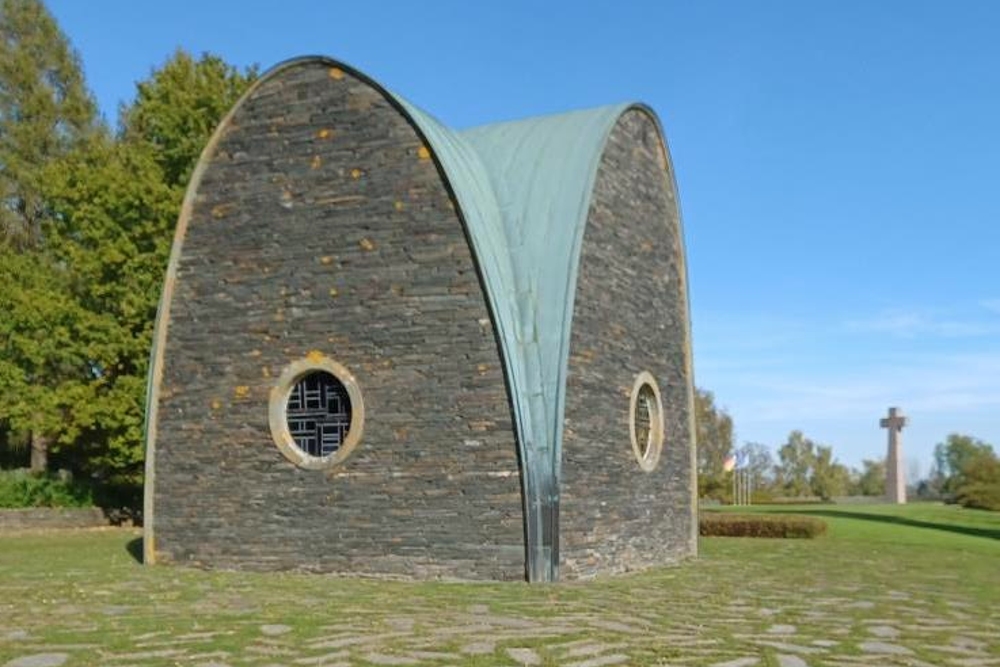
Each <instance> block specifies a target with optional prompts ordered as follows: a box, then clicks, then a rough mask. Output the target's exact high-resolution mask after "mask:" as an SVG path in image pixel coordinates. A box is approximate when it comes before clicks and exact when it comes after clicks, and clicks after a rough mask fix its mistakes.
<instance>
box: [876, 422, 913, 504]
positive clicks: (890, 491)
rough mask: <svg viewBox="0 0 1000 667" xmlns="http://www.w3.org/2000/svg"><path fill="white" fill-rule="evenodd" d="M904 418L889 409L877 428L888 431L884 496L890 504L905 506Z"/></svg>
mask: <svg viewBox="0 0 1000 667" xmlns="http://www.w3.org/2000/svg"><path fill="white" fill-rule="evenodd" d="M908 421H909V420H907V418H906V417H904V416H903V413H902V412H900V410H899V408H889V416H888V417H884V418H883V419H882V420H880V421H879V426H881V427H882V428H885V429H889V451H888V453H887V454H886V457H885V495H886V499H887V500H888V501H889V502H890V503H896V504H897V505H904V504H906V475H904V474H903V456H902V452H901V448H902V444H901V441H902V437H901V436H900V432H901V431H902V430H903V427H904V426H906V424H907V422H908Z"/></svg>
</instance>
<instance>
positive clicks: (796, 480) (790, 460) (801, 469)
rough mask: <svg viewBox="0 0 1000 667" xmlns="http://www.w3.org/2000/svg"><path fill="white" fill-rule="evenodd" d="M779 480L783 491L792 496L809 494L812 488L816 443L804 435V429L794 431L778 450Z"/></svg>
mask: <svg viewBox="0 0 1000 667" xmlns="http://www.w3.org/2000/svg"><path fill="white" fill-rule="evenodd" d="M778 460H779V462H780V463H779V465H778V468H777V471H776V472H777V477H778V481H779V483H780V484H781V486H782V491H783V492H784V493H785V494H786V495H788V496H791V497H800V496H806V495H809V494H810V492H811V490H812V488H811V484H810V473H811V472H812V468H813V464H814V462H815V460H816V445H815V444H814V443H813V441H812V440H810V439H808V438H806V437H805V436H804V435H802V431H792V432H791V433H789V434H788V441H787V442H786V443H785V444H784V445H782V446H781V448H780V449H779V450H778Z"/></svg>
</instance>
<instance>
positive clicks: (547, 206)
mask: <svg viewBox="0 0 1000 667" xmlns="http://www.w3.org/2000/svg"><path fill="white" fill-rule="evenodd" d="M396 100H397V101H398V102H399V103H400V104H401V105H402V106H403V107H404V108H405V109H406V110H407V111H408V112H409V114H410V116H411V118H412V119H413V121H414V122H415V123H416V124H417V126H418V127H419V128H420V130H421V131H422V133H423V134H424V136H425V137H426V139H427V140H428V142H429V144H430V148H431V151H432V152H433V154H434V155H435V156H436V158H437V159H438V161H439V163H440V165H441V167H442V169H443V171H444V172H445V174H446V175H447V178H448V181H449V184H450V186H451V188H452V190H453V192H454V193H455V197H456V199H457V200H458V204H459V207H460V209H461V212H462V216H463V218H464V220H465V224H466V227H467V232H468V235H469V238H470V239H471V241H472V245H473V250H474V253H475V255H476V258H477V261H478V263H479V267H480V272H481V274H482V276H483V281H484V283H485V286H484V288H485V291H486V294H487V298H488V299H489V300H490V308H491V310H492V312H493V316H494V319H495V322H496V326H497V330H498V334H499V338H500V340H501V344H502V346H503V358H504V363H505V365H506V369H505V372H506V375H507V378H508V382H509V384H510V387H511V394H512V403H513V409H514V419H515V422H516V428H517V435H518V443H519V447H520V449H521V451H520V454H521V461H522V467H523V471H522V472H523V475H524V477H525V479H524V489H525V512H526V515H527V527H528V531H527V532H528V559H529V564H528V567H529V574H530V577H531V579H532V580H539V579H540V580H550V579H554V578H555V570H556V568H557V567H558V536H557V535H556V534H555V533H556V532H557V531H556V529H555V527H554V525H552V524H556V523H557V521H558V518H557V516H558V502H559V500H558V494H559V473H560V464H561V460H562V431H563V413H564V405H565V398H566V397H565V392H566V371H567V366H568V358H569V344H570V335H571V333H572V317H573V299H574V295H575V293H576V276H577V268H578V265H579V259H580V247H581V244H582V241H583V233H584V228H585V226H586V224H587V215H588V212H589V210H590V198H591V193H592V192H593V188H594V181H595V179H596V176H597V168H598V165H599V163H600V159H601V155H602V154H603V152H604V146H605V144H606V143H607V139H608V135H609V134H610V133H611V130H612V128H614V126H615V123H616V122H617V121H618V119H619V118H620V117H621V115H622V114H623V113H625V112H626V111H627V110H629V109H631V108H636V107H638V108H642V109H644V110H646V111H647V112H648V109H646V107H641V106H640V105H634V104H620V105H614V106H604V107H598V108H595V109H589V110H585V111H574V112H570V113H564V114H558V115H550V116H540V117H536V118H529V119H525V120H518V121H513V122H506V123H496V124H491V125H484V126H481V127H476V128H472V129H469V130H465V131H461V132H455V131H452V130H450V129H448V128H447V127H445V126H444V125H443V124H441V123H440V122H439V121H437V120H436V119H435V118H433V117H432V116H430V115H428V114H427V113H425V112H423V111H421V110H420V109H419V108H417V107H415V106H414V105H412V104H411V103H409V102H407V101H406V100H405V99H404V98H402V97H399V96H396ZM649 113H650V114H651V113H652V112H649ZM654 118H655V116H654ZM546 524H549V525H546Z"/></svg>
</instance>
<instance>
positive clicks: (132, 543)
mask: <svg viewBox="0 0 1000 667" xmlns="http://www.w3.org/2000/svg"><path fill="white" fill-rule="evenodd" d="M125 551H127V552H128V555H129V556H131V557H132V558H133V559H134V560H135V562H136V563H142V562H143V559H142V551H143V549H142V538H141V537H137V538H135V539H134V540H129V542H128V544H126V545H125Z"/></svg>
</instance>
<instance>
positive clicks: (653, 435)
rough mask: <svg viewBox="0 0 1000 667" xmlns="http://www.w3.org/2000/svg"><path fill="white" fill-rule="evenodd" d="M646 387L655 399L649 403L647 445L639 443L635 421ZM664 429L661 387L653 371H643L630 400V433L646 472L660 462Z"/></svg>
mask: <svg viewBox="0 0 1000 667" xmlns="http://www.w3.org/2000/svg"><path fill="white" fill-rule="evenodd" d="M644 387H649V389H650V391H651V392H652V395H653V401H652V403H651V404H650V405H649V441H648V443H646V446H645V447H643V446H642V445H641V444H640V443H639V440H638V438H637V435H636V430H637V429H636V423H635V417H636V408H637V407H638V402H639V394H640V392H641V391H642V389H643V388H644ZM664 430H665V429H664V423H663V398H662V397H661V396H660V387H659V385H657V384H656V378H654V377H653V374H652V373H650V372H648V371H642V372H641V373H639V374H638V375H637V376H636V378H635V383H634V384H633V385H632V397H631V399H630V400H629V417H628V433H629V438H630V439H631V441H632V452H633V453H634V454H635V458H636V460H637V461H638V462H639V467H640V468H642V469H643V470H644V471H645V472H652V471H653V470H655V469H656V465H657V464H658V463H659V462H660V454H661V452H662V451H663V440H664Z"/></svg>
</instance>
